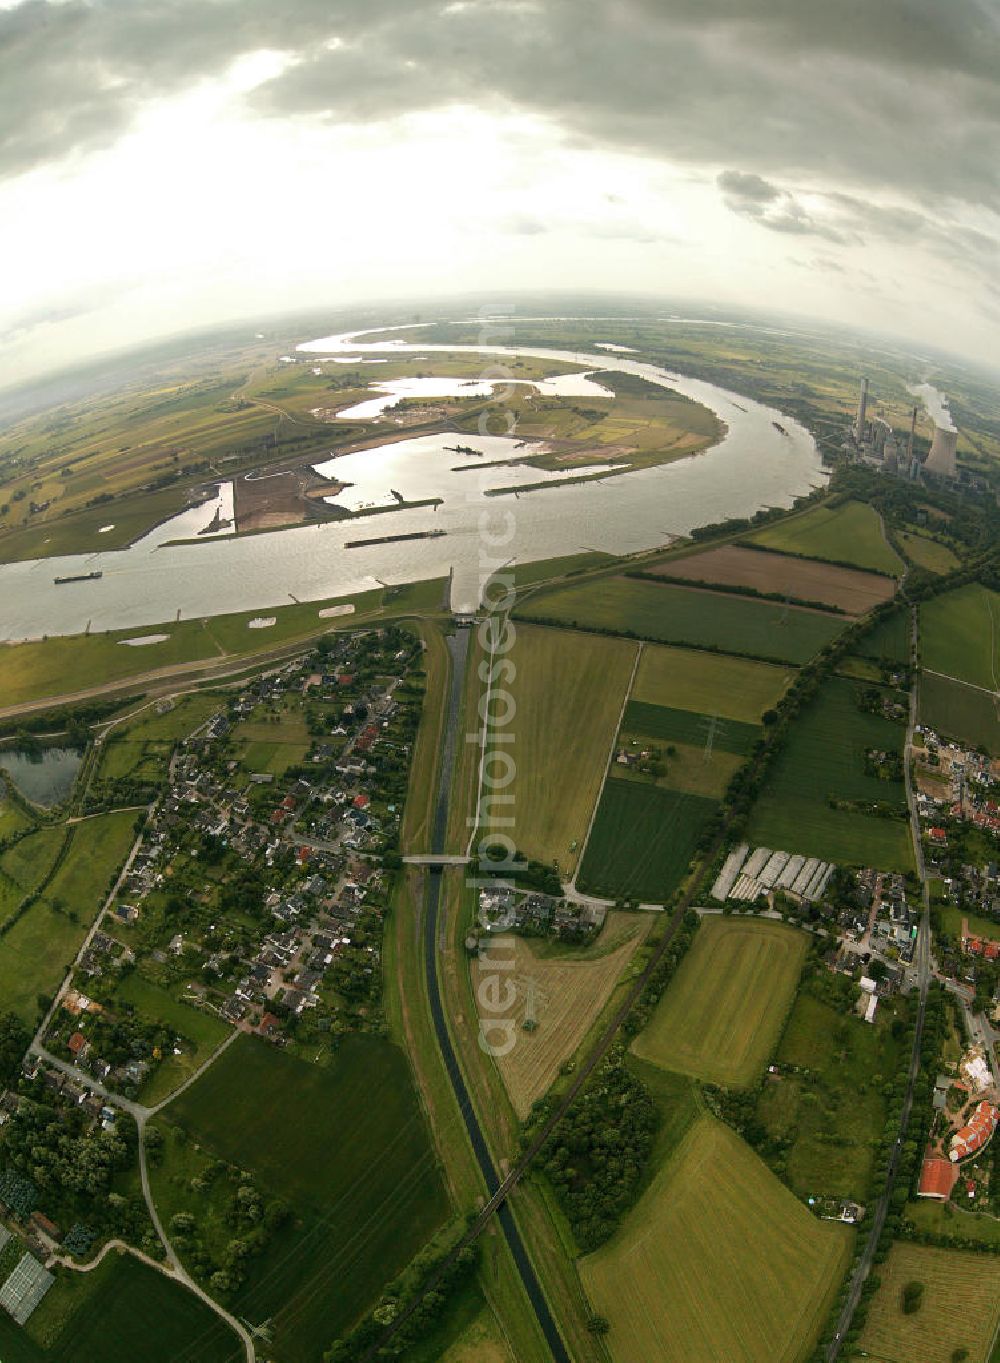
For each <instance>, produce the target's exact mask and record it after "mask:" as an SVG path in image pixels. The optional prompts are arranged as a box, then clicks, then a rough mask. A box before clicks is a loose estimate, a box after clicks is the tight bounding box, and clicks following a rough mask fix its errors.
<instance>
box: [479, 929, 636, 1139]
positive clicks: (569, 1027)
mask: <svg viewBox="0 0 1000 1363" xmlns="http://www.w3.org/2000/svg"><path fill="white" fill-rule="evenodd" d="M653 921H654V919H653V915H652V914H640V915H632V914H624V913H616V912H614V911H612V912H611V913H609V914H608V918H607V922H606V923H605V925H604V928H603V929H602V932H601V936H600V938H599V939H598V943H597V945H595V946H594V947H591V948H588V949H586V950H582V951H574V952H573V953H572V954H571V955H570V954H565V955H558V956H549V955H547V954H544V953H543V952H542V951H541V950H540V949H539V946H538V945H537V944H536V943H534V942H532V941H530V940H528V939H526V938H524V937H514V938H512V939H511V941H512V944H513V951H514V966H513V970H512V971H511V973H510V974H509V976H508V978H509V979H510V980H511V981H512V983H513V984H514V986H515V988H516V991H517V993H516V997H515V999H514V1002H513V1003H512V1004H511V1006H510V1008H509V1009H507V1010H505V1011H503V1012H500V1013H498V1014H497V1016H498V1017H500V1018H504V1019H512V1020H513V1021H514V1023H515V1024H516V1031H515V1033H514V1035H515V1036H516V1039H517V1045H516V1046H515V1047H514V1048H513V1050H512V1051H511V1052H510V1054H509V1055H505V1056H499V1057H497V1068H498V1069H499V1070H500V1074H501V1076H502V1078H503V1081H504V1084H505V1085H506V1087H507V1092H508V1093H509V1095H510V1100H511V1103H512V1105H513V1107H514V1111H515V1112H516V1113H517V1115H518V1116H519V1117H521V1118H522V1119H523V1118H524V1117H526V1116H527V1115H528V1112H529V1111H530V1109H531V1105H532V1103H534V1102H535V1101H536V1099H538V1098H541V1097H542V1096H543V1095H544V1094H545V1093H547V1092H548V1090H549V1088H550V1087H551V1086H552V1084H553V1083H554V1082H555V1079H556V1077H557V1076H558V1074H559V1067H560V1066H561V1065H562V1064H563V1062H564V1061H566V1060H569V1059H571V1058H572V1056H573V1055H575V1053H576V1050H577V1048H578V1047H579V1045H580V1043H581V1042H582V1041H583V1039H584V1037H585V1036H586V1035H587V1032H588V1030H589V1029H590V1027H591V1026H592V1025H593V1023H594V1021H595V1020H596V1019H597V1017H598V1016H599V1014H600V1012H601V1010H602V1009H603V1007H604V1005H605V1004H606V1003H607V1001H608V999H609V998H610V997H611V995H612V994H613V992H614V989H615V986H616V984H617V983H618V980H619V979H620V978H621V976H622V974H623V972H625V970H626V969H627V967H628V965H629V962H630V961H631V960H632V958H633V957H634V956H635V954H636V952H637V951H638V950H639V948H640V947H641V945H642V943H643V942H644V941H645V939H646V937H647V935H648V933H649V930H650V928H652V926H653ZM499 954H500V953H499V951H498V955H499ZM503 959H504V960H505V961H507V960H509V959H510V953H509V951H508V950H506V949H505V950H504V952H503ZM493 969H494V967H493V966H492V965H491V964H490V961H489V957H488V956H487V957H481V958H479V960H478V961H477V962H476V963H475V964H474V966H473V970H472V979H473V985H474V986H475V985H478V983H479V979H480V977H481V976H482V977H488V976H489V975H490V974H491V972H492V971H493ZM529 998H530V1001H531V1005H532V1010H533V1013H534V1016H535V1020H536V1022H537V1026H535V1027H534V1028H533V1029H530V1030H526V1029H525V1028H524V1026H523V1024H524V1020H525V1016H526V1012H527V1008H528V1003H529Z"/></svg>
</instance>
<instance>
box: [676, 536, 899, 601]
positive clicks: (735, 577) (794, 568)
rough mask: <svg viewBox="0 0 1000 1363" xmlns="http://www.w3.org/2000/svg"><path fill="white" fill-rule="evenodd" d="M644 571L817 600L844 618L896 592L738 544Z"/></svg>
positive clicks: (831, 567) (887, 583) (866, 578)
mask: <svg viewBox="0 0 1000 1363" xmlns="http://www.w3.org/2000/svg"><path fill="white" fill-rule="evenodd" d="M649 571H650V572H652V573H655V574H657V576H663V577H682V578H685V579H686V580H688V581H690V582H701V583H705V584H706V585H715V586H721V587H751V588H753V590H754V591H758V592H763V593H764V594H765V595H766V594H768V593H771V592H781V593H782V594H783V595H785V596H788V597H789V598H790V599H791V600H793V601H796V600H797V601H808V602H817V601H820V602H822V603H823V604H824V605H827V606H835V607H837V608H839V609H840V610H842V611H846V612H847V614H848V615H864V614H865V612H866V611H870V610H871V609H872V608H873V607H874V606H878V605H879V604H881V602H883V601H888V600H889V598H890V597H891V596H892V595H893V593H894V592H895V590H896V583H895V581H894V580H893V579H892V578H891V577H884V576H882V575H881V574H879V573H866V572H862V571H861V570H860V569H858V568H841V567H838V566H837V565H836V564H833V563H821V562H816V561H814V560H809V559H799V558H792V557H790V556H789V555H788V554H771V553H767V552H766V551H765V550H763V549H750V548H748V547H746V546H745V545H739V544H725V545H722V546H720V547H719V548H718V549H709V550H707V551H706V552H705V553H703V554H694V555H692V556H691V557H689V558H678V559H667V560H665V561H664V562H663V563H661V564H659V565H658V566H657V567H656V568H651V569H650V570H649Z"/></svg>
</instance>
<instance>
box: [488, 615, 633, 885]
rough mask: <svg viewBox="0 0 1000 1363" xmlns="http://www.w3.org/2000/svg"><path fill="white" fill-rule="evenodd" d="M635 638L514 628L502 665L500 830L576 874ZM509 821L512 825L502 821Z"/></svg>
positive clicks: (523, 847)
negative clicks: (508, 774)
mask: <svg viewBox="0 0 1000 1363" xmlns="http://www.w3.org/2000/svg"><path fill="white" fill-rule="evenodd" d="M637 648H638V645H637V644H634V643H631V642H628V641H626V640H623V639H606V638H601V637H594V636H592V635H591V636H588V635H586V634H574V633H571V632H569V631H566V630H554V629H539V628H538V627H536V626H532V625H523V624H519V625H518V627H517V636H516V640H515V642H514V646H513V648H512V649H511V650H510V652H509V653H508V654H507V659H506V661H507V662H508V663H513V666H514V667H515V668H516V669H517V673H516V676H513V677H512V678H511V679H510V680H509V683H508V682H507V680H506V678H505V679H504V682H505V684H507V685H508V689H509V691H510V694H511V696H512V697H513V700H514V703H515V705H516V707H517V710H516V719H515V720H513V721H512V723H513V724H514V725H516V734H517V768H516V774H515V776H514V779H513V780H512V781H511V783H510V785H509V786H508V787H507V789H506V790H505V791H504V792H503V795H504V796H505V797H506V796H510V797H511V798H510V800H509V801H507V802H506V803H504V802H497V803H495V805H494V811H495V814H496V823H495V824H494V827H495V829H496V831H497V832H501V833H506V834H507V835H508V836H509V837H511V838H512V839H513V840H514V842H515V843H516V845H517V847H518V849H519V850H520V851H522V852H524V854H525V855H526V856H528V857H532V858H535V859H536V860H538V861H544V862H547V863H549V862H552V861H558V863H559V867H560V870H561V871H562V872H563V873H566V874H572V872H573V870H574V869H575V867H576V862H577V857H578V854H579V850H580V845H581V844H582V842H583V839H584V837H585V836H586V833H587V827H588V825H589V823H590V816H591V815H592V813H593V811H594V806H595V804H596V803H597V800H598V797H599V795H600V793H601V782H602V781H603V780H604V773H605V770H606V768H607V762H608V756H609V754H610V751H611V744H612V741H613V739H614V736H615V728H616V726H617V724H618V719H619V716H620V714H621V709H622V705H623V704H624V703H625V694H626V691H627V689H628V684H629V678H630V677H631V675H632V668H633V665H634V663H635V656H636V650H637ZM505 819H506V820H510V819H513V820H514V822H513V824H510V823H504V820H505Z"/></svg>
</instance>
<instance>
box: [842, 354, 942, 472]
mask: <svg viewBox="0 0 1000 1363" xmlns="http://www.w3.org/2000/svg"><path fill="white" fill-rule="evenodd" d="M918 414H919V408H917V407H914V408H913V409H912V411H911V413H910V430H909V434H908V436H907V440H906V446H905V449H904V448H903V445H902V437H901V435H900V436H899V437H897V433H896V431H894V430H893V428H892V426H891V424H890V423H889V422H888V421H886V420H885V418H884V417H883V416H882V415H881V414H880V415H878V416H872V414H871V392H870V389H869V385H868V379H867V378H862V380H861V392H860V395H859V397H858V407H857V412H856V414H855V417H854V422H853V424H852V426H851V430H850V434H849V436H848V438H847V439H846V440H845V441H844V446H843V448H844V451H845V453H846V454H848V455H849V456H850V457H851V459H852V460H855V461H856V462H858V463H863V464H867V465H868V466H869V467H871V468H876V469H879V470H880V471H881V472H884V473H890V474H893V475H894V476H896V477H897V478H907V479H909V480H911V481H914V482H915V481H917V480H918V479H920V478H922V477H923V476H925V475H928V476H930V477H931V478H936V479H942V480H945V481H954V480H955V479H957V478H958V460H957V453H958V431H957V430H956V429H955V427H954V426H953V425H951V424H949V425H947V426H945V425H943V424H938V422H937V421H936V420H935V426H934V438H933V440H932V441H931V447H930V451H929V453H928V454H927V457H926V458H925V459H924V460H923V461H921V460H920V459H919V457H918V456H917V454H916V452H915V450H914V438H915V436H916V431H917V416H918ZM942 420H949V422H950V418H948V415H947V408H946V407H945V408H943V418H942Z"/></svg>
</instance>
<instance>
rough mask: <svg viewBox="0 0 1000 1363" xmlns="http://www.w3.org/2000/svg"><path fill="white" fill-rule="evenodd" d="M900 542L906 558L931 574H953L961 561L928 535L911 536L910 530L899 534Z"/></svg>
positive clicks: (945, 546)
mask: <svg viewBox="0 0 1000 1363" xmlns="http://www.w3.org/2000/svg"><path fill="white" fill-rule="evenodd" d="M899 542H900V544H901V545H902V547H903V553H904V554H905V555H906V557H907V558H908V559H909V560H910V561H911V562H912V563H915V564H916V565H917V567H918V568H926V569H927V571H928V572H929V573H953V572H954V571H955V569H956V568H957V567H958V564H959V560H958V557H957V555H955V554H954V553H953V552H952V551H951V549H949V548H948V546H947V545H946V544H939V543H938V541H937V540H932V539H931V538H930V537H929V536H928V535H916V534H911V533H910V532H909V531H908V530H902V531H900V532H899Z"/></svg>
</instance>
